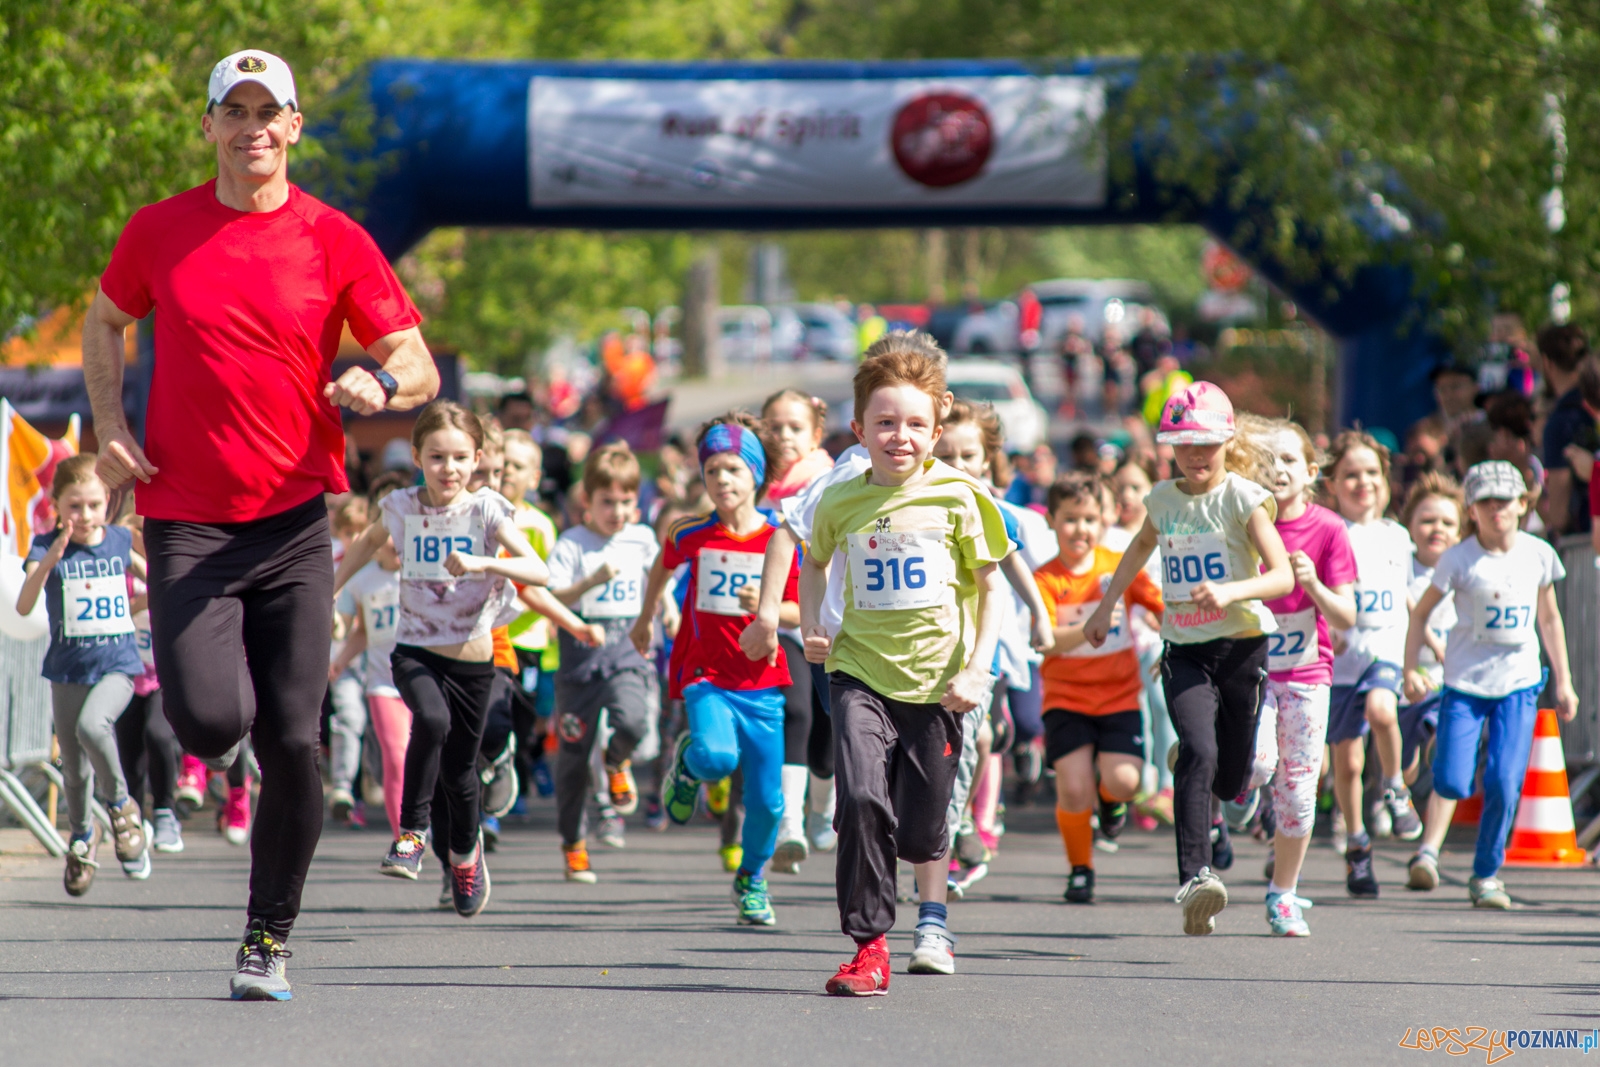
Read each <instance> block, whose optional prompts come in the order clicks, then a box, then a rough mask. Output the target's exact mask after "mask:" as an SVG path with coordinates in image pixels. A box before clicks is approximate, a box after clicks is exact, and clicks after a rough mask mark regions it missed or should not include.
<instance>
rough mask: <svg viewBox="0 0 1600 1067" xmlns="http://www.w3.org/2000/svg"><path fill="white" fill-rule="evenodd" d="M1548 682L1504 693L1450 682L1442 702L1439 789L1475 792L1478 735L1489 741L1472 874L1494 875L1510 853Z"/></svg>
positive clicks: (1459, 794) (1460, 796) (1436, 756)
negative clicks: (1463, 688) (1485, 693)
mask: <svg viewBox="0 0 1600 1067" xmlns="http://www.w3.org/2000/svg"><path fill="white" fill-rule="evenodd" d="M1543 689H1544V685H1543V683H1541V684H1539V685H1535V686H1530V687H1528V688H1527V689H1519V690H1517V691H1516V692H1515V693H1511V694H1509V695H1507V696H1503V697H1478V696H1472V695H1471V694H1469V693H1463V692H1460V691H1459V690H1456V689H1451V688H1449V687H1448V686H1447V687H1446V688H1445V689H1444V690H1443V692H1442V694H1441V696H1440V701H1439V734H1438V738H1437V740H1436V741H1435V748H1434V753H1433V788H1434V789H1435V790H1437V791H1438V793H1439V795H1440V796H1442V797H1444V798H1445V799H1446V800H1464V799H1466V798H1467V797H1469V796H1471V795H1472V779H1473V776H1474V774H1475V773H1476V772H1477V769H1478V739H1479V737H1481V736H1482V734H1483V727H1484V721H1485V720H1488V724H1489V736H1488V738H1487V739H1486V740H1485V742H1484V764H1483V818H1482V821H1480V822H1479V823H1478V849H1477V852H1476V853H1475V854H1474V856H1473V860H1472V873H1473V874H1474V875H1476V876H1477V877H1479V878H1488V877H1490V876H1491V875H1493V874H1494V873H1495V872H1497V871H1499V870H1500V865H1501V864H1502V863H1504V862H1505V858H1506V837H1507V835H1508V834H1510V833H1511V820H1512V819H1514V818H1516V814H1517V800H1518V798H1519V797H1520V796H1521V795H1522V779H1523V776H1524V775H1526V774H1527V772H1528V753H1529V752H1530V751H1532V749H1533V723H1534V717H1535V716H1536V715H1537V714H1538V707H1537V705H1538V700H1539V693H1540V692H1541V691H1542V690H1543Z"/></svg>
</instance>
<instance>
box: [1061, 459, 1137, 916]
mask: <svg viewBox="0 0 1600 1067" xmlns="http://www.w3.org/2000/svg"><path fill="white" fill-rule="evenodd" d="M1045 503H1046V507H1047V508H1048V509H1049V515H1050V525H1051V526H1052V527H1053V528H1054V529H1055V531H1056V543H1057V545H1058V546H1059V547H1060V550H1061V554H1060V555H1058V556H1057V557H1056V558H1055V559H1053V560H1051V561H1050V562H1048V563H1046V564H1045V565H1044V566H1042V567H1040V568H1039V569H1038V570H1037V571H1035V572H1034V575H1033V580H1034V581H1035V582H1036V583H1037V584H1038V586H1039V592H1040V594H1042V595H1043V597H1044V603H1045V607H1046V608H1047V609H1048V610H1049V612H1050V621H1051V625H1052V627H1053V628H1054V637H1055V644H1054V645H1053V646H1052V647H1051V648H1049V649H1048V650H1046V652H1045V661H1044V666H1043V667H1041V668H1040V673H1042V674H1043V676H1044V707H1045V713H1044V730H1045V759H1046V760H1047V761H1048V762H1049V764H1050V766H1051V767H1053V768H1054V769H1055V773H1056V825H1057V826H1058V827H1059V828H1060V830H1061V840H1062V842H1063V843H1064V844H1065V845H1066V850H1067V863H1068V864H1069V865H1071V867H1072V874H1071V875H1070V876H1069V877H1068V879H1067V891H1066V894H1065V896H1066V899H1067V902H1068V903H1071V904H1091V903H1093V902H1094V830H1093V828H1092V827H1091V826H1090V825H1089V814H1090V810H1091V808H1093V806H1094V801H1095V795H1096V786H1095V772H1096V770H1098V771H1099V779H1100V781H1099V797H1100V831H1101V833H1103V834H1105V835H1106V836H1107V837H1108V838H1114V837H1116V836H1117V834H1119V833H1121V832H1122V827H1123V825H1124V824H1125V823H1126V822H1127V819H1128V805H1127V802H1128V801H1129V800H1131V799H1133V795H1134V793H1135V792H1137V791H1138V789H1139V781H1140V776H1141V774H1142V773H1143V770H1144V727H1143V724H1142V722H1141V720H1140V717H1139V692H1140V689H1141V685H1142V683H1141V679H1140V675H1139V654H1138V652H1137V651H1136V650H1135V649H1134V645H1133V635H1132V632H1131V631H1130V630H1129V627H1128V618H1127V611H1128V610H1129V609H1131V608H1132V607H1133V606H1134V605H1138V606H1140V607H1143V608H1145V609H1146V610H1148V611H1150V612H1152V613H1154V614H1155V615H1157V616H1159V615H1160V614H1161V610H1162V604H1161V590H1160V589H1159V588H1158V587H1157V586H1156V584H1155V583H1154V582H1153V581H1151V580H1150V576H1149V575H1147V574H1145V573H1144V572H1143V571H1140V572H1139V573H1138V575H1137V576H1136V577H1135V578H1134V580H1133V584H1132V585H1130V586H1129V587H1128V592H1127V594H1126V595H1125V596H1124V597H1123V602H1124V603H1123V610H1120V611H1118V612H1117V614H1116V615H1115V616H1114V619H1115V622H1114V623H1113V625H1112V628H1111V632H1110V635H1109V636H1108V637H1107V638H1106V641H1105V644H1103V645H1101V646H1100V647H1099V648H1095V647H1094V646H1093V645H1091V644H1089V642H1088V641H1086V640H1085V639H1084V636H1083V624H1084V622H1085V621H1087V620H1088V618H1089V616H1090V615H1092V614H1094V610H1095V608H1096V607H1098V606H1099V604H1100V600H1101V597H1102V596H1103V595H1104V591H1105V588H1106V587H1107V586H1108V585H1109V584H1110V582H1111V576H1112V575H1113V574H1115V573H1116V570H1117V564H1118V563H1120V562H1121V560H1122V554H1121V553H1120V552H1113V551H1111V550H1110V549H1109V548H1105V547H1103V546H1102V545H1101V544H1100V534H1101V532H1102V527H1103V522H1104V520H1103V517H1102V514H1101V490H1100V482H1099V480H1098V479H1096V478H1094V477H1092V476H1090V475H1087V474H1078V473H1074V474H1067V475H1064V476H1063V477H1062V478H1061V479H1060V480H1058V481H1057V482H1056V483H1055V484H1054V485H1052V486H1051V487H1050V492H1049V495H1048V496H1047V497H1046V501H1045Z"/></svg>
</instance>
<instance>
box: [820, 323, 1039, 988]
mask: <svg viewBox="0 0 1600 1067" xmlns="http://www.w3.org/2000/svg"><path fill="white" fill-rule="evenodd" d="M947 398H948V393H947V392H946V390H945V381H944V355H943V353H942V352H941V351H940V350H939V348H938V346H937V345H935V344H934V343H933V342H932V340H930V339H929V338H927V337H926V336H925V335H922V334H905V333H898V332H897V333H892V334H889V335H887V336H885V337H883V338H881V339H880V340H879V341H877V342H876V343H875V344H873V346H872V347H871V348H870V349H869V350H868V351H867V354H866V359H865V360H864V361H863V363H862V364H861V367H860V369H859V370H858V371H857V372H856V376H855V402H856V405H855V410H856V414H857V418H856V419H855V420H854V421H852V423H851V429H853V430H854V431H855V434H856V436H857V437H858V438H859V439H860V441H861V443H862V445H863V446H864V447H865V448H866V450H867V452H868V454H869V456H870V457H871V460H872V468H871V470H869V471H868V472H867V473H866V474H864V475H861V476H859V477H856V478H851V479H848V480H846V481H842V482H840V483H838V484H836V485H833V486H830V487H829V488H828V489H827V490H826V491H825V492H824V493H823V496H822V499H821V501H820V502H819V503H818V505H817V510H816V514H815V517H814V520H813V526H812V538H811V543H810V544H809V545H808V546H807V548H806V558H805V563H804V565H803V566H802V568H801V572H800V621H801V629H802V632H803V634H804V636H805V653H806V659H807V660H809V661H811V662H813V663H826V665H827V669H828V671H829V674H830V678H831V688H830V698H831V704H832V709H833V728H834V744H835V762H836V768H837V769H836V772H835V773H836V775H837V778H836V780H837V783H838V794H839V802H838V803H839V807H838V816H837V823H836V825H837V827H838V831H839V846H838V847H839V855H838V863H837V869H836V876H835V877H836V883H837V891H838V900H839V917H840V925H841V927H842V928H843V930H844V932H845V933H846V934H848V935H849V936H850V937H851V938H853V939H854V940H855V942H856V946H857V951H856V955H855V958H854V959H853V960H851V961H850V962H848V963H846V964H844V965H842V966H841V967H840V968H839V973H838V974H836V975H834V976H833V977H832V978H830V979H829V980H828V983H827V991H828V992H829V993H833V994H837V995H841V996H874V995H879V994H883V993H887V992H888V991H889V950H888V943H887V940H886V936H885V935H886V934H887V933H888V931H889V929H890V927H892V926H893V925H894V920H895V861H896V859H897V858H900V859H904V860H906V861H908V862H910V863H913V864H926V863H929V862H931V861H934V860H938V859H940V858H942V857H943V856H944V854H945V849H946V846H947V838H946V825H945V809H946V807H947V806H948V805H949V802H950V789H951V785H952V783H953V782H954V780H955V774H956V764H957V762H958V760H959V758H960V755H961V742H962V730H961V716H962V715H965V714H967V713H968V712H971V711H974V710H976V709H979V708H987V707H988V706H989V701H990V696H991V693H992V691H993V688H994V674H993V664H994V658H995V645H996V641H997V639H998V636H999V630H1000V621H1001V614H1000V611H1001V602H1000V600H999V596H1000V594H1001V592H1002V586H1003V582H1004V579H1003V577H1002V576H1001V573H1000V569H999V567H998V566H997V564H998V562H999V561H1000V560H1001V559H1002V558H1003V557H1004V556H1005V554H1006V552H1007V551H1008V550H1009V548H1010V543H1009V542H1008V540H1007V539H1006V533H1005V523H1004V520H1003V519H1002V518H1001V515H1000V511H999V509H998V508H997V507H996V506H995V504H994V502H993V501H992V500H991V499H990V497H989V494H988V493H987V491H985V490H984V489H983V488H982V487H981V486H979V485H978V483H976V482H974V481H973V480H972V479H971V478H968V477H967V476H966V475H964V474H961V473H959V472H957V471H955V470H954V469H953V468H951V467H948V466H946V465H945V464H942V463H939V462H938V461H936V460H934V459H933V458H932V457H933V445H934V442H935V441H937V440H938V439H939V420H940V417H941V416H942V414H943V412H944V410H945V408H946V406H947V403H948V401H947ZM835 550H839V551H841V552H843V553H844V556H845V574H844V589H845V597H844V618H843V621H842V623H841V624H840V627H839V631H838V633H837V634H829V633H828V631H827V629H826V628H825V627H824V626H822V624H821V622H820V611H821V606H822V601H823V598H824V595H825V592H826V589H827V584H828V564H829V561H830V560H831V559H832V558H833V554H834V552H835ZM936 881H937V883H938V884H937V887H936V888H935V887H932V886H930V887H929V889H930V890H933V891H931V892H927V893H925V894H924V897H923V900H922V904H921V906H920V908H919V912H918V917H917V934H916V948H915V950H914V951H913V953H912V958H911V966H910V970H911V971H912V972H913V973H917V972H931V973H943V974H948V973H950V972H951V971H952V970H953V969H954V966H955V964H954V959H953V956H952V954H951V949H952V948H953V947H954V944H955V940H954V938H952V937H951V936H950V934H949V931H948V929H947V927H946V918H947V915H946V911H945V905H944V901H943V889H944V879H943V878H942V877H941V878H939V879H937V880H936ZM934 897H938V898H939V899H932V898H934Z"/></svg>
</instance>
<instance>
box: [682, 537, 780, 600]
mask: <svg viewBox="0 0 1600 1067" xmlns="http://www.w3.org/2000/svg"><path fill="white" fill-rule="evenodd" d="M764 559H765V557H764V556H763V555H762V554H761V553H760V552H728V551H724V550H723V549H720V548H702V549H701V550H700V554H699V556H697V557H696V558H695V566H696V573H695V587H694V607H695V610H696V611H704V612H706V613H707V614H710V615H746V614H748V612H746V611H745V610H744V608H742V607H740V606H739V590H741V589H743V588H744V587H745V586H747V585H760V584H761V564H762V561H763V560H764Z"/></svg>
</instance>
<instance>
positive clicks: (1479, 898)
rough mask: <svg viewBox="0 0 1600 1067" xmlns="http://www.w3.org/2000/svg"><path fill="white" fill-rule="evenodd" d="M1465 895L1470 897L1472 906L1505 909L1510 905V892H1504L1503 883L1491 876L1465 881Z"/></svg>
mask: <svg viewBox="0 0 1600 1067" xmlns="http://www.w3.org/2000/svg"><path fill="white" fill-rule="evenodd" d="M1467 895H1468V896H1470V897H1471V898H1472V906H1473V907H1474V908H1493V909H1494V910H1495V911H1507V910H1509V909H1510V907H1511V894H1509V893H1507V892H1506V886H1505V883H1504V882H1502V881H1501V880H1500V879H1498V878H1495V877H1492V876H1491V877H1489V878H1473V879H1472V880H1470V881H1469V882H1467Z"/></svg>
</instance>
